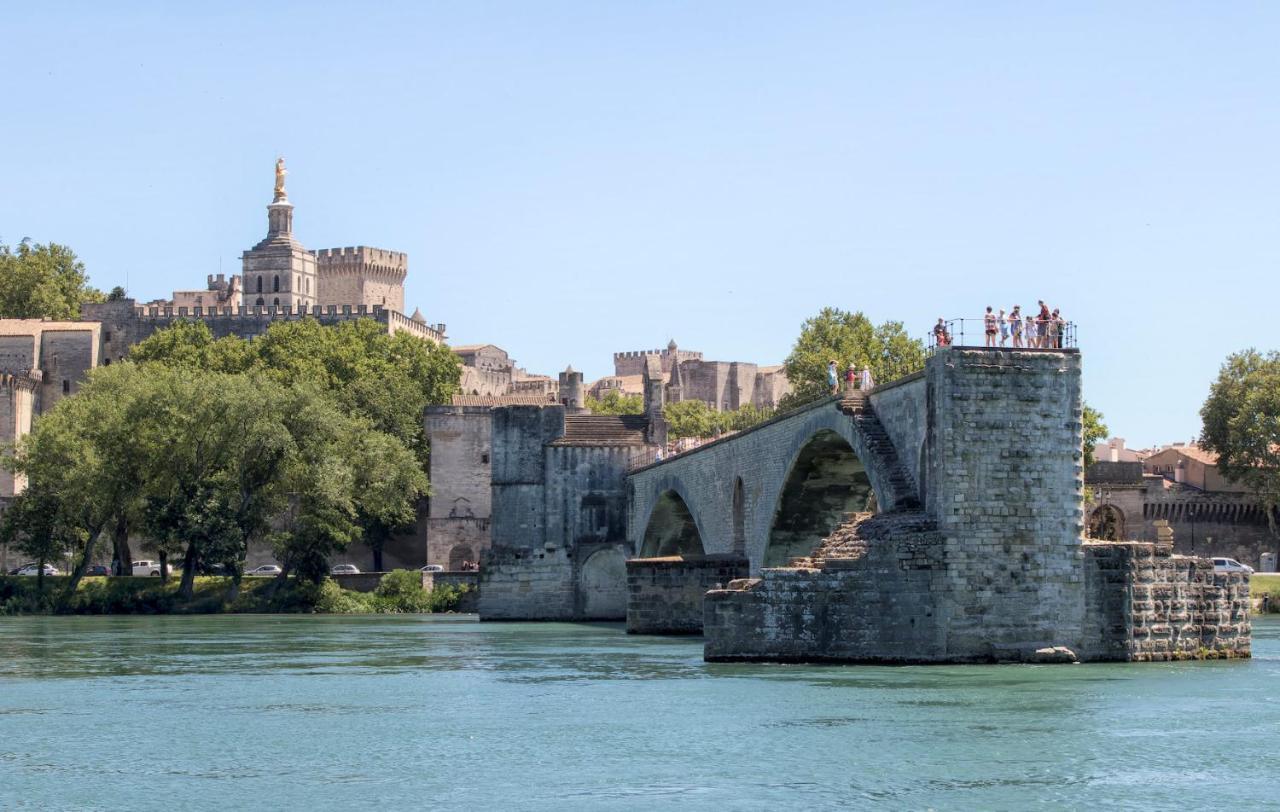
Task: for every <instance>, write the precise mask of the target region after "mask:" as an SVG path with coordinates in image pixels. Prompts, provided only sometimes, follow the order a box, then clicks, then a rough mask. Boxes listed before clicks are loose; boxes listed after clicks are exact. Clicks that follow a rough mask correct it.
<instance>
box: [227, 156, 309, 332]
mask: <svg viewBox="0 0 1280 812" xmlns="http://www.w3.org/2000/svg"><path fill="white" fill-rule="evenodd" d="M242 262H243V276H244V283H243V284H244V303H245V304H246V305H249V306H250V307H254V306H259V307H284V308H289V309H290V310H294V311H296V310H297V309H298V308H299V307H307V308H310V307H311V306H312V305H315V304H318V303H319V300H318V298H317V297H318V296H319V292H320V286H319V282H318V280H317V278H316V258H315V255H314V254H312V253H311V252H310V251H308V250H307V249H306V248H304V247H302V244H301V243H299V242H298V241H297V239H295V238H294V236H293V204H292V203H290V202H289V197H288V195H287V194H286V193H285V189H284V161H283V159H282V160H281V161H278V162H277V163H276V189H275V197H274V199H273V200H272V201H271V204H270V205H269V206H267V236H266V237H265V238H264V239H263V240H262V242H260V243H258V244H257V245H255V246H254V247H253V248H251V249H249V250H248V251H245V252H244V255H243V257H242Z"/></svg>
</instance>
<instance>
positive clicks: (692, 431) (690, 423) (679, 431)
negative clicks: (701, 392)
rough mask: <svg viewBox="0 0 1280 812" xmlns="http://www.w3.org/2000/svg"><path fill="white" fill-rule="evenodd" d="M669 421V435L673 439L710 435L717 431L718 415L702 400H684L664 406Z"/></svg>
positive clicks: (663, 409) (663, 413) (664, 412)
mask: <svg viewBox="0 0 1280 812" xmlns="http://www.w3.org/2000/svg"><path fill="white" fill-rule="evenodd" d="M662 416H663V417H664V418H665V419H666V421H667V436H668V437H670V438H671V439H673V440H679V439H682V438H685V437H710V436H711V435H712V433H713V432H714V431H715V428H716V425H717V419H718V415H717V414H716V412H715V410H713V409H712V408H711V407H710V406H708V405H707V404H706V403H703V402H702V401H700V400H682V401H680V402H678V403H668V404H666V405H665V406H663V407H662Z"/></svg>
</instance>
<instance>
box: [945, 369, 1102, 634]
mask: <svg viewBox="0 0 1280 812" xmlns="http://www.w3.org/2000/svg"><path fill="white" fill-rule="evenodd" d="M926 374H927V381H928V386H929V389H930V391H931V397H932V401H933V403H932V407H931V418H930V429H931V430H930V439H929V442H928V446H929V448H928V456H929V462H928V467H929V480H930V484H929V487H928V489H927V491H928V492H927V494H926V497H927V498H926V504H927V507H928V512H929V513H930V515H931V516H932V517H933V518H935V519H936V521H937V524H938V530H939V532H941V533H942V535H943V536H944V537H945V538H946V540H947V542H946V562H947V588H946V589H945V590H944V591H942V592H941V593H939V594H938V596H937V598H938V605H937V611H938V613H939V615H940V617H941V618H942V621H943V625H944V627H945V629H946V634H947V651H948V653H949V654H950V655H952V656H954V657H956V658H957V659H970V658H974V657H982V656H990V657H992V658H994V659H1018V658H1019V657H1020V656H1021V655H1020V653H1021V652H1026V651H1028V650H1035V649H1038V648H1042V647H1046V646H1049V647H1051V646H1057V645H1066V646H1070V645H1072V644H1073V643H1074V642H1075V641H1076V640H1077V639H1078V638H1079V637H1080V633H1081V623H1082V620H1083V599H1082V589H1083V583H1082V581H1083V576H1082V568H1081V556H1082V553H1081V547H1080V545H1081V538H1082V535H1083V530H1084V528H1083V516H1082V512H1081V504H1082V499H1083V482H1082V473H1083V471H1082V454H1081V430H1082V423H1081V393H1080V355H1079V353H1078V352H1075V351H1071V350H1065V351H1055V352H1050V351H1009V350H982V349H965V348H959V347H950V348H947V349H943V350H941V351H939V352H937V353H936V354H935V355H934V356H933V357H932V358H930V359H929V362H928V367H927V372H926Z"/></svg>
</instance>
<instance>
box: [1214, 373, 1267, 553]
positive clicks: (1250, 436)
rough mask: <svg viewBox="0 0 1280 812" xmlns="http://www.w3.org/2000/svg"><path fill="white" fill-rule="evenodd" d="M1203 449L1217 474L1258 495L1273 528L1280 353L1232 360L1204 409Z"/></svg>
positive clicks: (1219, 374)
mask: <svg viewBox="0 0 1280 812" xmlns="http://www.w3.org/2000/svg"><path fill="white" fill-rule="evenodd" d="M1200 418H1201V420H1202V421H1203V423H1204V431H1203V433H1202V435H1201V437H1200V445H1201V446H1202V447H1204V448H1205V449H1207V450H1209V451H1211V452H1213V453H1215V454H1217V455H1218V471H1219V472H1221V474H1222V475H1223V476H1224V477H1226V478H1227V479H1228V480H1230V481H1232V482H1235V483H1238V484H1241V485H1243V486H1245V487H1246V488H1249V489H1250V490H1252V491H1254V492H1256V493H1257V494H1258V496H1259V497H1261V499H1262V502H1263V504H1264V505H1265V506H1266V511H1267V517H1268V521H1269V522H1270V525H1271V530H1272V532H1273V533H1274V532H1275V530H1276V524H1275V510H1276V505H1277V504H1278V503H1280V353H1278V352H1275V351H1272V352H1269V353H1267V354H1265V355H1264V354H1262V353H1260V352H1258V351H1257V350H1253V349H1250V350H1245V351H1244V352H1238V353H1235V354H1233V355H1231V356H1228V358H1227V360H1226V362H1225V363H1224V364H1223V365H1222V368H1221V369H1220V370H1219V371H1218V379H1217V380H1216V381H1214V382H1213V385H1212V386H1210V388H1209V397H1208V399H1206V400H1205V402H1204V406H1203V407H1202V408H1201V409H1200Z"/></svg>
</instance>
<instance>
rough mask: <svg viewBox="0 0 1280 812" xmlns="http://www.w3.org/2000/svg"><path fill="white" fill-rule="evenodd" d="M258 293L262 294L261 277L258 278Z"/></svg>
mask: <svg viewBox="0 0 1280 812" xmlns="http://www.w3.org/2000/svg"><path fill="white" fill-rule="evenodd" d="M258 293H262V277H261V276H259V277H258ZM258 304H262V302H261V301H259V302H258Z"/></svg>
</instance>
